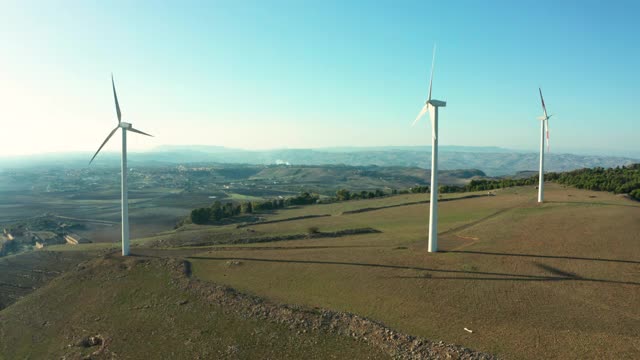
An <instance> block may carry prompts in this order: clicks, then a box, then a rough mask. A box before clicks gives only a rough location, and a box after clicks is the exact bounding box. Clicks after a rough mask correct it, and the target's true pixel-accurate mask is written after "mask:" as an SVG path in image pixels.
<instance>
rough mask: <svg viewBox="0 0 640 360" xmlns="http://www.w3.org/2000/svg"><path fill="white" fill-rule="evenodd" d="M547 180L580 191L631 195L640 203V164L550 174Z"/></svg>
mask: <svg viewBox="0 0 640 360" xmlns="http://www.w3.org/2000/svg"><path fill="white" fill-rule="evenodd" d="M546 178H547V179H548V180H550V181H554V182H557V183H560V184H563V185H569V186H574V187H576V188H578V189H587V190H594V191H608V192H612V193H614V194H629V196H630V197H632V198H634V199H635V200H639V201H640V164H632V165H629V166H623V167H620V166H618V167H615V168H609V169H605V168H601V167H596V168H593V169H580V170H574V171H569V172H564V173H549V174H547V175H546Z"/></svg>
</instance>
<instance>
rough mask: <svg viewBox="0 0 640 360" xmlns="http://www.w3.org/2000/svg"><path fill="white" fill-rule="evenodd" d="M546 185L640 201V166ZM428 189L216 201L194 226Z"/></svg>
mask: <svg viewBox="0 0 640 360" xmlns="http://www.w3.org/2000/svg"><path fill="white" fill-rule="evenodd" d="M545 179H546V180H547V181H553V182H557V183H560V184H564V185H569V186H574V187H576V188H579V189H588V190H596V191H610V192H613V193H616V194H622V193H624V194H629V195H630V196H631V197H633V198H635V199H637V200H640V164H634V165H630V166H626V167H616V168H611V169H604V168H601V167H597V168H593V169H580V170H574V171H569V172H564V173H553V172H552V173H547V174H545ZM537 184H538V176H537V175H535V176H531V177H528V178H520V179H474V180H471V181H470V182H469V183H468V184H466V185H463V186H459V185H441V186H440V187H439V188H438V189H439V191H440V192H441V193H457V192H470V191H486V190H494V189H502V188H508V187H514V186H527V185H537ZM429 190H430V189H429V186H427V185H424V186H414V187H412V188H409V189H406V190H400V191H398V190H395V189H394V190H391V192H390V193H386V192H384V191H382V190H380V189H376V190H375V191H360V192H356V191H354V192H352V191H349V190H347V189H340V190H338V191H337V192H336V195H335V196H334V197H329V198H325V199H322V201H321V200H320V195H318V194H316V193H310V192H301V193H300V194H298V195H296V196H292V197H288V198H286V199H285V198H279V199H272V200H265V201H254V202H249V201H247V202H243V203H240V204H238V203H233V202H226V203H221V202H220V201H216V202H214V203H213V205H211V206H210V207H206V208H198V209H194V210H192V211H191V216H190V219H191V222H193V223H195V224H211V223H215V222H218V221H220V220H222V219H225V218H229V217H232V216H236V215H239V214H251V213H253V212H256V211H257V212H260V211H269V210H275V209H282V208H285V207H287V206H294V205H310V204H316V203H319V202H322V203H332V202H337V201H349V200H358V199H372V198H377V197H383V196H387V195H389V194H394V195H395V194H408V193H427V192H429Z"/></svg>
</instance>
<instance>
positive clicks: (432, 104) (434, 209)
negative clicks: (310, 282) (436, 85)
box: [411, 45, 447, 252]
mask: <svg viewBox="0 0 640 360" xmlns="http://www.w3.org/2000/svg"><path fill="white" fill-rule="evenodd" d="M435 63H436V46H435V45H434V46H433V59H432V60H431V79H430V80H429V96H428V98H427V101H426V102H425V104H424V107H423V108H422V110H421V111H420V113H419V114H418V116H417V117H416V119H415V120H414V121H413V125H415V124H416V123H417V122H418V120H420V118H421V117H422V116H423V115H424V114H426V113H427V112H428V113H429V116H430V117H431V200H430V202H429V207H430V210H429V252H437V251H438V108H440V107H445V106H447V103H446V102H444V101H440V100H433V99H431V89H432V87H433V86H432V85H433V68H434V66H435ZM413 125H411V126H413Z"/></svg>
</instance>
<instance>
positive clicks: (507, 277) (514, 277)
mask: <svg viewBox="0 0 640 360" xmlns="http://www.w3.org/2000/svg"><path fill="white" fill-rule="evenodd" d="M187 259H193V260H209V261H228V260H242V261H258V262H268V263H285V264H313V265H344V266H363V267H375V268H386V269H399V270H420V271H430V272H434V273H449V274H465V275H484V276H485V277H475V276H464V277H457V276H448V277H429V276H395V277H394V278H397V279H424V280H499V281H563V280H565V281H566V280H573V281H589V282H603V283H611V284H625V285H639V286H640V283H638V282H632V281H617V280H605V279H590V278H584V277H580V276H578V275H575V274H572V273H568V272H564V271H562V270H559V269H556V268H553V267H551V266H548V265H542V264H536V266H538V267H540V268H542V269H544V270H546V271H549V272H551V273H553V274H563V275H562V276H545V275H527V274H509V273H499V272H486V271H465V270H451V269H431V268H422V267H414V266H400V265H385V264H371V263H350V262H339V261H318V260H281V259H260V258H247V257H205V256H189V257H187ZM486 276H495V277H486Z"/></svg>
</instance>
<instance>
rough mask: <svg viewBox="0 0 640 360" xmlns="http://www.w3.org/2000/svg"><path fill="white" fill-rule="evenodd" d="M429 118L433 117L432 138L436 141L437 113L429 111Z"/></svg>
mask: <svg viewBox="0 0 640 360" xmlns="http://www.w3.org/2000/svg"><path fill="white" fill-rule="evenodd" d="M429 117H431V136H432V137H433V139H434V140H435V139H436V138H437V137H436V112H435V111H429Z"/></svg>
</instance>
